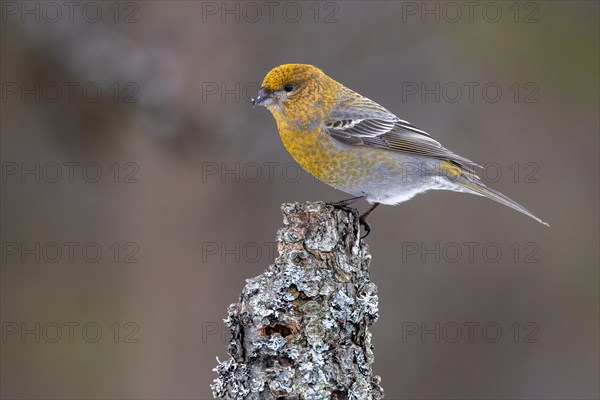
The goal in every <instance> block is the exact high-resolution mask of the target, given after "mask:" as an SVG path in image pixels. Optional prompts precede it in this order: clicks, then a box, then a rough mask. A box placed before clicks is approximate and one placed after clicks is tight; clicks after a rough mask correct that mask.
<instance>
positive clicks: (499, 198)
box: [457, 179, 550, 226]
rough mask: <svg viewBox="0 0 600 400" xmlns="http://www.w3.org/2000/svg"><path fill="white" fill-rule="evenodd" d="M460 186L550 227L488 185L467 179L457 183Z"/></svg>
mask: <svg viewBox="0 0 600 400" xmlns="http://www.w3.org/2000/svg"><path fill="white" fill-rule="evenodd" d="M457 183H458V184H459V185H460V186H462V187H464V188H465V189H468V190H469V191H470V192H472V193H474V194H478V195H480V196H483V197H487V198H488V199H492V200H494V201H496V202H498V203H500V204H504V205H505V206H507V207H510V208H512V209H513V210H517V211H519V212H521V213H523V214H525V215H527V216H528V217H531V218H533V219H535V220H536V221H537V222H539V223H541V224H544V225H546V226H550V225H548V224H547V223H546V222H544V221H542V220H541V219H540V218H538V217H536V216H535V215H534V214H533V213H532V212H531V211H529V210H528V209H526V208H525V207H523V206H522V205H520V204H519V203H517V202H516V201H514V200H511V199H510V198H508V197H507V196H505V195H503V194H502V193H500V192H497V191H495V190H494V189H490V188H489V187H487V186H486V185H484V184H483V183H482V182H480V181H479V180H472V179H465V180H461V182H457Z"/></svg>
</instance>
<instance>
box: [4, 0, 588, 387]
mask: <svg viewBox="0 0 600 400" xmlns="http://www.w3.org/2000/svg"><path fill="white" fill-rule="evenodd" d="M0 4H1V12H2V14H1V18H2V20H1V22H2V23H1V32H0V33H1V39H0V44H1V49H0V51H1V63H0V66H1V81H2V101H1V103H0V105H1V108H2V110H1V113H0V118H1V133H2V134H1V157H2V194H1V211H2V214H1V222H2V227H1V234H2V266H1V270H0V271H1V290H2V293H1V312H2V317H1V319H2V342H1V372H0V377H1V395H2V398H3V399H4V398H5V399H50V398H52V399H99V398H102V399H208V398H212V395H211V391H210V387H209V384H210V383H211V381H212V379H214V378H215V376H216V375H215V373H214V372H213V371H212V368H214V367H215V366H216V363H217V361H216V357H219V359H221V360H224V359H226V357H227V353H226V347H227V343H226V342H227V340H228V337H229V336H228V332H226V330H225V328H224V327H223V326H222V324H221V322H222V318H224V317H225V315H226V307H227V306H228V305H229V304H230V303H232V302H235V301H236V300H237V298H238V295H239V293H240V291H241V289H242V287H243V285H244V283H245V279H246V278H249V277H253V276H256V275H258V274H260V273H261V272H262V271H263V270H264V268H265V267H266V266H267V265H268V264H269V263H271V262H272V260H273V257H274V254H273V247H272V243H273V241H274V237H275V232H276V231H277V229H278V227H280V226H281V224H282V222H281V214H280V210H279V207H280V204H281V203H283V202H291V201H304V200H324V201H333V200H338V199H341V198H345V197H346V195H345V194H343V193H340V192H337V191H335V190H333V189H331V188H329V187H327V186H325V185H323V184H321V183H319V182H316V181H315V180H314V179H313V178H311V177H310V176H308V175H307V174H306V173H300V172H299V169H298V167H297V165H296V164H295V163H294V162H293V160H292V158H291V157H290V156H289V155H288V154H287V152H286V151H285V149H284V148H283V146H282V144H281V142H280V140H279V137H278V135H277V131H276V127H275V123H274V121H273V119H272V117H271V116H270V114H269V113H268V112H267V111H266V110H265V109H263V108H260V109H252V107H251V105H250V104H249V100H250V97H252V96H253V95H254V93H255V91H256V89H257V86H258V84H259V83H260V82H261V80H262V78H263V77H264V75H265V74H266V73H267V72H268V71H269V69H271V68H272V67H274V66H276V65H278V64H282V63H288V62H301V63H311V64H315V65H317V66H319V67H320V68H322V69H323V70H324V71H325V72H326V73H328V74H329V75H331V76H332V77H334V78H335V79H336V80H338V81H340V82H343V83H344V84H346V85H347V86H349V87H351V88H352V89H354V90H356V91H358V92H360V93H362V94H364V95H366V96H368V97H370V98H372V99H374V100H375V101H377V102H379V103H381V104H383V105H385V106H386V107H387V108H389V109H390V110H392V111H393V112H395V113H397V114H398V115H399V116H401V117H402V118H404V119H407V120H409V121H411V122H413V123H414V124H415V125H417V126H419V127H422V128H423V129H425V130H427V131H428V132H430V133H432V135H433V136H434V137H435V138H437V139H438V140H440V141H441V142H442V143H443V144H444V145H445V146H446V147H448V148H450V149H452V150H453V151H455V152H457V153H459V154H461V155H464V156H466V157H468V158H470V159H474V160H477V161H479V162H481V163H483V164H484V165H486V166H487V168H486V170H485V171H484V172H485V176H484V179H485V180H486V181H487V182H488V183H489V184H490V185H491V186H492V187H494V188H496V189H499V190H501V191H502V192H504V193H506V194H508V195H509V196H510V197H512V198H514V199H515V200H517V201H519V202H521V203H522V204H524V205H525V206H527V207H529V208H530V209H532V210H533V211H534V212H535V213H536V214H538V215H539V216H540V217H542V218H543V219H544V220H546V221H548V222H549V223H550V225H551V227H550V228H546V227H544V226H542V225H540V224H538V223H536V222H535V221H533V220H531V219H529V218H527V217H525V216H523V215H520V214H518V213H516V212H514V211H512V210H510V209H508V208H504V207H501V206H499V205H497V204H495V203H493V202H491V201H488V200H485V199H482V198H478V197H475V196H466V195H462V194H456V193H449V192H433V193H428V194H426V195H422V196H418V197H417V198H415V199H413V200H412V201H410V202H408V203H405V204H402V205H400V206H397V207H382V208H380V209H378V210H377V212H375V213H374V214H373V215H372V217H371V218H370V221H371V224H372V226H373V228H374V229H373V232H372V233H371V236H370V237H369V238H368V240H367V241H368V243H369V245H370V249H371V252H372V255H373V262H372V279H373V281H374V282H375V283H376V284H377V285H378V286H379V296H380V297H379V300H380V303H379V304H380V320H379V321H378V322H377V324H376V325H374V326H373V328H372V330H373V334H374V337H373V342H374V345H375V364H374V371H375V373H377V374H379V375H380V376H381V377H382V386H383V388H384V389H385V391H386V398H389V399H434V398H435V399H449V398H472V399H475V398H477V399H492V398H493V399H517V398H518V399H595V398H598V396H599V372H600V371H599V351H600V349H599V297H598V296H599V259H598V258H599V254H598V252H599V250H598V247H599V225H600V224H599V214H598V208H599V203H600V201H599V176H598V175H599V78H598V77H599V72H598V71H599V67H600V65H599V37H598V36H599V33H598V32H599V17H598V15H599V3H598V2H595V1H580V2H578V1H552V2H550V1H548V2H542V1H538V2H492V3H489V2H476V4H475V5H473V6H472V7H473V8H469V7H471V6H467V5H464V4H463V3H461V2H458V3H445V2H424V3H423V2H400V1H398V2H394V1H385V2H377V1H333V2H321V3H315V2H275V3H274V4H271V5H269V4H268V3H261V2H251V3H248V2H220V1H219V2H193V1H182V2H179V1H147V2H145V1H137V2H112V1H111V2H96V3H93V2H92V3H88V2H81V3H78V4H79V5H76V6H73V8H72V9H69V8H68V7H67V6H65V5H63V3H62V2H33V1H32V2H10V1H3V2H2V3H0ZM49 4H50V5H49ZM52 4H54V5H52ZM449 4H450V5H449ZM98 10H99V12H100V13H98ZM269 10H271V14H269ZM457 12H458V13H459V14H457ZM498 12H500V14H498ZM436 85H439V86H436ZM469 87H472V88H473V92H472V95H471V96H469V89H468V88H469ZM457 88H459V89H461V92H458V91H457ZM498 88H499V89H500V92H498ZM484 89H485V90H484ZM71 90H72V91H71ZM98 94H99V95H98ZM27 171H30V172H27ZM70 171H72V174H70ZM98 173H100V174H101V175H100V176H97V175H98ZM57 174H60V175H57ZM364 207H365V205H362V206H361V208H362V209H364ZM69 243H71V244H69ZM470 243H473V244H470ZM36 246H37V247H36ZM69 246H71V247H69ZM69 248H73V249H74V250H73V253H72V254H70V253H69V250H68V249H69ZM469 248H473V252H472V253H471V254H470V253H469ZM57 249H58V250H60V253H58V252H57ZM98 250H100V251H101V254H99V255H96V252H97V251H98ZM498 250H499V251H501V254H500V255H499V256H498V255H496V252H497V251H498ZM459 251H460V252H459ZM436 324H438V325H436ZM457 326H458V327H459V328H460V334H461V336H460V337H457ZM469 326H472V327H473V328H472V329H473V331H472V332H473V336H472V337H470V335H469V328H468V327H469ZM69 327H70V328H69ZM498 327H499V328H500V329H501V331H498ZM98 328H99V329H101V331H100V330H98ZM484 328H485V329H484ZM415 330H416V331H415ZM427 332H430V333H427ZM431 332H433V333H431ZM435 332H437V335H438V336H439V337H437V338H436V333H435Z"/></svg>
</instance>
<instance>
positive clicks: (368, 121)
mask: <svg viewBox="0 0 600 400" xmlns="http://www.w3.org/2000/svg"><path fill="white" fill-rule="evenodd" d="M324 129H325V131H326V132H327V133H328V134H329V135H331V137H332V138H334V139H335V140H337V141H339V142H341V143H344V144H348V145H353V146H372V147H378V148H382V149H386V150H393V151H399V152H404V153H411V154H417V155H423V156H428V157H434V158H439V159H443V160H449V161H452V162H453V163H455V164H458V165H460V166H461V167H463V168H465V169H469V166H478V164H477V163H475V162H473V161H471V160H469V159H466V158H464V157H461V156H459V155H457V154H454V153H453V152H451V151H450V150H448V149H446V148H444V147H442V145H441V144H440V143H439V142H438V141H436V140H435V139H433V138H432V137H431V136H430V135H429V134H428V133H427V132H425V131H423V130H421V129H419V128H417V127H416V126H414V125H412V124H411V123H410V122H407V121H404V120H401V119H400V118H398V117H397V116H395V115H394V114H392V113H391V112H389V111H388V110H387V109H385V108H384V107H382V106H380V105H379V104H377V103H375V102H374V101H372V100H369V99H367V98H365V97H362V96H360V95H358V94H355V93H354V92H352V95H351V96H345V98H342V100H341V101H340V102H339V103H338V105H337V107H335V108H334V109H333V110H332V112H331V113H330V115H329V116H328V117H327V118H326V119H325V126H324Z"/></svg>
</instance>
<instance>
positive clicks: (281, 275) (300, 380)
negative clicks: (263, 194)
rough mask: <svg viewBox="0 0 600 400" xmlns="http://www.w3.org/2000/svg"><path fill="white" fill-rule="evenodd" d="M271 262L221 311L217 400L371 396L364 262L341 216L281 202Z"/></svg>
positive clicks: (370, 318)
mask: <svg viewBox="0 0 600 400" xmlns="http://www.w3.org/2000/svg"><path fill="white" fill-rule="evenodd" d="M281 208H282V211H283V222H284V227H283V228H281V229H279V231H278V232H277V243H278V250H279V256H278V257H277V258H276V259H275V262H274V264H272V265H270V266H269V267H268V268H267V269H266V271H265V272H264V273H263V274H261V275H259V276H257V277H255V278H252V279H248V280H247V284H246V286H245V287H244V289H243V291H242V294H241V295H240V300H239V302H238V303H235V304H232V305H231V306H229V309H228V317H227V319H226V324H227V326H228V327H229V329H230V330H231V334H232V338H231V341H230V343H229V354H230V358H229V359H228V360H227V361H224V362H219V365H218V366H217V367H216V368H215V369H214V370H215V371H216V372H217V374H218V378H217V379H215V380H214V383H213V384H212V385H211V387H212V391H213V395H214V397H215V398H219V399H250V400H254V399H289V400H292V399H340V400H341V399H358V400H366V399H381V398H383V390H382V388H381V387H380V386H379V381H380V378H379V377H378V376H376V375H373V372H372V369H371V364H372V363H373V350H372V347H373V346H372V344H371V333H370V331H369V329H368V327H369V326H370V325H372V324H373V323H375V321H377V318H378V298H377V287H376V286H375V284H373V283H372V282H371V281H370V279H369V264H370V260H371V255H370V254H369V251H368V247H367V245H366V244H365V243H364V242H363V241H361V240H359V235H360V233H359V227H358V224H357V223H356V221H355V217H354V216H353V215H352V214H351V213H347V212H346V211H343V210H339V209H336V208H334V207H332V206H330V205H326V204H325V203H322V202H316V203H304V204H301V203H289V204H283V205H282V207H281Z"/></svg>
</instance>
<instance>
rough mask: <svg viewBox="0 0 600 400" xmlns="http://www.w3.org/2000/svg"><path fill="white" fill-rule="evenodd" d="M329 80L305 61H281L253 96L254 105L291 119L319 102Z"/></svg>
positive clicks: (321, 100) (304, 112)
mask: <svg viewBox="0 0 600 400" xmlns="http://www.w3.org/2000/svg"><path fill="white" fill-rule="evenodd" d="M330 80H331V79H330V78H328V77H327V75H325V74H324V73H323V71H321V70H320V69H319V68H317V67H314V66H312V65H308V64H283V65H280V66H278V67H276V68H273V69H272V70H271V71H270V72H269V73H268V74H267V76H265V79H264V80H263V83H262V87H261V88H260V89H259V91H258V96H257V97H256V98H255V99H253V101H252V104H253V105H254V106H257V105H261V106H265V107H267V108H268V109H269V110H270V111H271V112H272V113H274V114H276V113H277V114H279V113H281V114H285V115H286V116H287V117H289V118H294V117H295V116H296V115H297V114H298V113H301V114H304V116H306V113H307V112H308V109H309V108H310V109H314V108H316V107H315V106H317V105H318V103H322V102H323V100H324V98H323V94H324V91H323V88H324V85H326V84H327V83H328V82H329V81H330Z"/></svg>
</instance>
